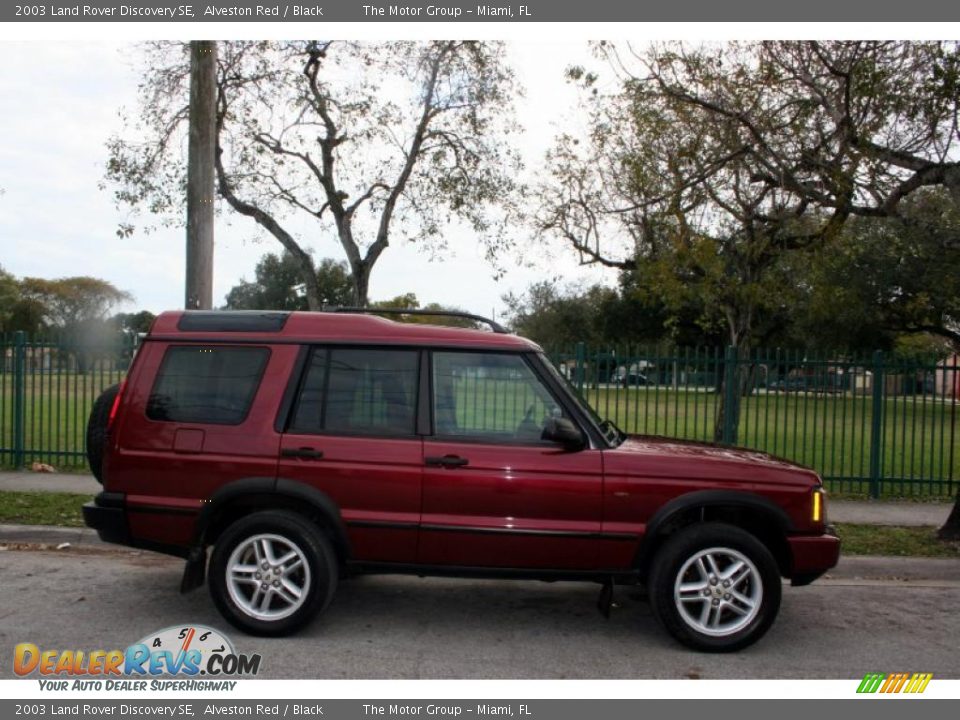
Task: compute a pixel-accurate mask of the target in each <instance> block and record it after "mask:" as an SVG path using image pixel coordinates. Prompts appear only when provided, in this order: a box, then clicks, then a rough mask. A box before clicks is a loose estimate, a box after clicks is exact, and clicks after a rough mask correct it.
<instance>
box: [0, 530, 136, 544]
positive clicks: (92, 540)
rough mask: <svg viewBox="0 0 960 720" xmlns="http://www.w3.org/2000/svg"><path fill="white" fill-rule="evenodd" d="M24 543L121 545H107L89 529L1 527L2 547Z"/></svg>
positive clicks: (0, 540) (0, 542)
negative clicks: (8, 544)
mask: <svg viewBox="0 0 960 720" xmlns="http://www.w3.org/2000/svg"><path fill="white" fill-rule="evenodd" d="M7 543H24V544H27V545H59V544H61V543H70V544H71V545H87V546H94V547H100V548H107V547H113V548H117V549H119V548H120V547H121V546H119V545H111V544H110V543H105V542H103V540H101V539H100V538H99V537H98V536H97V532H96V530H92V529H90V528H87V527H83V528H79V527H76V528H74V527H71V528H68V527H56V526H53V525H0V545H5V544H7Z"/></svg>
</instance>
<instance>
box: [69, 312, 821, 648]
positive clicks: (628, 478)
mask: <svg viewBox="0 0 960 720" xmlns="http://www.w3.org/2000/svg"><path fill="white" fill-rule="evenodd" d="M469 317H474V316H469ZM491 326H492V327H493V329H494V332H488V331H485V330H479V329H461V328H452V327H440V326H433V325H424V324H410V323H402V322H394V321H392V320H388V319H385V318H383V317H376V316H371V315H364V314H357V313H350V314H347V313H331V312H324V313H299V312H294V313H287V312H199V311H195V312H167V313H163V314H162V315H160V317H158V318H157V320H156V321H155V323H154V325H153V328H152V329H151V331H150V333H149V335H148V336H147V337H146V339H145V340H144V342H143V344H142V346H141V347H140V350H139V352H138V353H137V356H136V359H135V361H134V363H133V365H132V367H131V369H130V372H129V375H128V377H127V380H126V381H125V383H124V384H123V385H122V386H120V387H119V388H111V389H110V390H108V391H107V392H106V393H104V395H103V396H102V397H101V398H100V399H99V400H98V401H97V404H96V406H95V408H94V410H93V413H92V415H91V418H90V422H89V427H88V444H89V449H90V450H89V452H90V459H91V466H92V468H93V470H94V473H95V474H96V475H97V477H98V478H99V479H100V480H101V481H102V482H103V484H104V490H103V492H101V493H100V494H99V495H98V496H97V497H96V499H95V500H94V501H93V502H92V503H88V504H87V505H86V506H85V507H84V516H85V519H86V522H87V524H88V525H89V526H91V527H93V528H95V529H96V530H97V531H98V532H99V534H100V537H101V538H103V539H104V540H106V541H109V542H114V543H120V544H125V545H132V546H134V547H138V548H146V549H149V550H156V551H159V552H165V553H170V554H174V555H178V556H182V557H184V558H185V559H186V568H185V570H184V576H183V582H182V590H183V591H187V590H190V589H192V588H195V587H198V586H199V585H201V584H203V582H204V577H205V575H206V576H207V577H208V579H209V585H210V592H211V595H212V597H213V600H214V602H215V604H216V605H217V608H218V609H219V610H220V612H221V613H223V615H224V617H225V618H226V619H227V620H228V621H230V622H231V623H233V624H234V625H236V626H237V627H239V628H241V629H243V630H245V631H247V632H250V633H254V634H259V635H281V634H285V633H290V632H292V631H294V630H296V629H297V628H299V627H301V626H302V625H304V624H305V623H307V622H308V621H309V620H310V619H311V618H312V617H314V616H315V615H316V614H317V613H318V612H319V611H321V610H323V609H324V608H325V607H326V606H327V604H328V603H329V602H330V600H331V598H332V597H333V594H334V590H335V589H336V586H337V582H338V581H339V580H340V579H343V578H347V577H350V576H352V575H356V574H359V573H375V572H381V573H382V572H392V573H396V572H403V573H414V574H417V575H431V574H436V575H458V576H471V577H477V576H484V577H498V578H503V577H510V578H534V579H542V580H558V579H569V580H589V581H594V582H598V583H601V584H602V585H603V586H604V592H602V593H601V601H602V602H604V598H606V600H605V602H606V603H607V604H609V597H610V594H611V593H610V590H611V587H612V584H613V583H642V584H643V585H645V586H646V587H647V589H648V591H649V597H650V601H651V604H652V607H653V610H654V612H655V614H656V616H657V617H658V618H659V619H660V621H661V622H662V623H663V625H664V626H665V627H666V629H667V630H668V631H669V632H670V633H671V634H672V635H673V636H674V637H676V638H677V639H678V640H680V641H681V642H683V643H685V644H687V645H689V646H692V647H694V648H698V649H701V650H713V651H728V650H736V649H738V648H742V647H745V646H746V645H749V644H750V643H752V642H754V641H756V640H757V639H758V638H760V637H761V636H762V635H763V634H764V633H765V632H766V630H767V629H768V628H769V627H770V625H771V623H772V622H773V620H774V618H775V616H776V614H777V611H778V609H779V605H780V594H781V580H780V578H781V576H782V577H786V578H789V579H790V580H791V581H792V582H793V584H794V585H804V584H807V583H809V582H811V581H813V580H814V579H815V578H817V577H819V576H820V575H822V574H823V573H824V572H826V571H827V570H828V569H829V568H831V567H833V566H834V565H835V564H836V563H837V559H838V556H839V541H838V540H837V538H836V537H835V536H834V535H833V533H832V532H830V530H829V528H827V526H826V525H825V507H824V490H823V485H822V483H821V481H820V478H819V477H818V476H817V475H816V473H814V472H813V471H811V470H808V469H805V468H802V467H798V466H796V465H793V464H791V463H788V462H785V461H783V460H778V459H776V458H773V457H770V456H769V455H765V454H762V453H759V452H753V451H749V450H742V449H734V448H730V447H714V446H709V445H702V444H695V443H687V442H681V441H676V440H667V439H662V438H652V437H643V436H628V435H625V434H624V433H622V432H621V431H620V430H619V429H618V428H617V427H616V426H615V425H614V424H613V423H612V422H610V421H606V420H601V419H600V418H599V417H597V415H596V414H595V413H594V412H593V410H591V409H590V407H589V406H588V405H587V404H586V403H584V402H583V401H582V400H581V399H580V398H579V397H578V396H577V394H576V393H575V392H573V391H572V390H571V389H570V388H569V387H568V385H567V384H566V381H565V380H564V378H563V376H562V375H561V374H560V373H559V372H557V370H556V369H555V368H554V367H553V365H551V364H550V362H549V361H548V360H547V358H546V357H545V356H544V354H543V352H542V350H541V349H540V348H539V347H538V346H537V345H535V344H534V343H532V342H530V341H528V340H525V339H523V338H520V337H517V336H515V335H510V334H507V333H505V332H504V331H503V330H502V328H500V327H499V326H497V325H496V324H495V323H491ZM209 548H212V552H211V555H210V560H209V563H208V562H207V551H208V549H209Z"/></svg>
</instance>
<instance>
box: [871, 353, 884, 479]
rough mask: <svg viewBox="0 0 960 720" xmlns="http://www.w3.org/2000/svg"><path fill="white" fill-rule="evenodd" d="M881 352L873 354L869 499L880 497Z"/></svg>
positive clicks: (881, 429) (881, 433) (881, 442)
mask: <svg viewBox="0 0 960 720" xmlns="http://www.w3.org/2000/svg"><path fill="white" fill-rule="evenodd" d="M883 370H884V368H883V352H882V351H881V350H877V351H876V352H874V353H873V381H872V387H871V388H870V389H871V391H872V393H871V395H872V399H873V403H872V416H871V423H870V497H872V498H879V497H880V480H881V479H882V478H881V473H882V468H881V467H880V459H881V457H882V454H881V452H882V450H883V385H884V378H883Z"/></svg>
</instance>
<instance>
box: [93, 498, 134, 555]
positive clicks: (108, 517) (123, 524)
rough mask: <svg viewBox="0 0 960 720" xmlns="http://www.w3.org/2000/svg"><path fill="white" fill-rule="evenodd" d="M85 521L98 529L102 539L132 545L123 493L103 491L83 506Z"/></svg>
mask: <svg viewBox="0 0 960 720" xmlns="http://www.w3.org/2000/svg"><path fill="white" fill-rule="evenodd" d="M83 521H84V522H85V523H86V524H87V527H91V528H93V529H94V530H96V531H97V535H99V536H100V539H101V540H103V541H104V542H108V543H116V544H118V545H130V544H131V542H130V526H129V524H128V523H127V510H126V507H125V503H124V495H123V493H111V492H102V493H100V494H99V495H97V496H96V497H95V498H94V499H93V501H92V502H88V503H86V504H85V505H84V506H83Z"/></svg>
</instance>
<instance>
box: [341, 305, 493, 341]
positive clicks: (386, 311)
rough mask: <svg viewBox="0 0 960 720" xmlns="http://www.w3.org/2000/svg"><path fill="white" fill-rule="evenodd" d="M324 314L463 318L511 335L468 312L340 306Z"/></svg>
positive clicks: (491, 321) (486, 319) (479, 316)
mask: <svg viewBox="0 0 960 720" xmlns="http://www.w3.org/2000/svg"><path fill="white" fill-rule="evenodd" d="M323 311H324V312H335V313H361V314H363V315H426V316H434V317H455V318H463V319H464V320H473V321H475V322H480V323H484V324H486V325H489V326H490V329H491V330H493V331H494V332H495V333H498V334H500V335H509V334H510V331H509V330H507V329H506V328H505V327H503V325H501V324H500V323H498V322H496V321H495V320H491V319H489V318H485V317H483V316H482V315H473V314H472V313H466V312H457V311H454V310H418V309H417V308H375V307H349V306H338V307H325V308H323Z"/></svg>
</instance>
